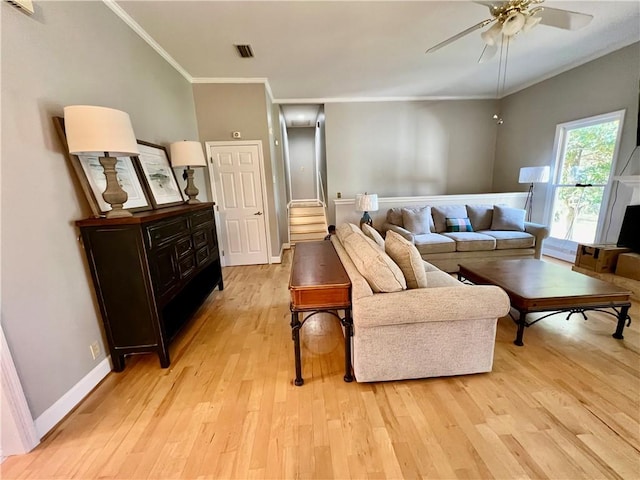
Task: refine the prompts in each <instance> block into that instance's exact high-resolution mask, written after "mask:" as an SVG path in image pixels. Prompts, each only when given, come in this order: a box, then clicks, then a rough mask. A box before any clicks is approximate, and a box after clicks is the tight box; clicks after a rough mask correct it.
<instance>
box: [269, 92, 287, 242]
mask: <svg viewBox="0 0 640 480" xmlns="http://www.w3.org/2000/svg"><path fill="white" fill-rule="evenodd" d="M267 100H268V104H269V105H270V107H271V108H270V109H269V112H270V113H271V114H270V115H269V133H271V132H273V133H272V134H271V135H270V137H271V138H270V140H271V158H272V159H273V168H274V175H275V176H276V183H275V185H274V187H273V188H274V193H275V204H276V213H277V215H278V238H279V239H280V242H281V243H289V222H288V217H287V179H286V173H285V168H284V141H283V135H282V119H281V118H280V105H278V104H274V103H272V102H271V101H270V99H269V96H267ZM276 142H277V145H276Z"/></svg>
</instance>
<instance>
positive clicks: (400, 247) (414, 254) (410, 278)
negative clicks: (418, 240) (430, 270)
mask: <svg viewBox="0 0 640 480" xmlns="http://www.w3.org/2000/svg"><path fill="white" fill-rule="evenodd" d="M384 250H385V252H387V254H388V255H389V256H390V257H391V259H392V260H393V261H394V262H396V263H397V264H398V266H399V267H400V270H402V273H403V274H404V278H405V280H406V281H407V288H424V287H426V286H427V273H426V272H425V270H424V263H423V262H422V257H421V256H420V253H419V252H418V249H417V248H416V247H415V245H413V244H412V243H411V242H409V241H408V240H407V239H406V238H404V237H403V236H402V235H399V234H397V233H396V232H394V231H392V230H389V231H388V232H387V237H386V239H385V241H384Z"/></svg>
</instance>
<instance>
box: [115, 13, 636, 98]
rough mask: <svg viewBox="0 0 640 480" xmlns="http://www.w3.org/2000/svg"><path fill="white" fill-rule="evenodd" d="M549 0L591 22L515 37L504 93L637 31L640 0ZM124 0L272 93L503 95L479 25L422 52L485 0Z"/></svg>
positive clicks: (174, 40)
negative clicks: (245, 49) (241, 47)
mask: <svg viewBox="0 0 640 480" xmlns="http://www.w3.org/2000/svg"><path fill="white" fill-rule="evenodd" d="M105 1H107V2H109V0H105ZM544 5H546V6H549V7H554V8H561V9H566V10H573V11H578V12H583V13H589V14H591V15H593V16H594V20H593V21H592V22H591V23H590V24H589V25H588V26H587V27H585V28H583V29H581V30H578V31H567V30H561V29H557V28H553V27H549V26H545V25H539V26H537V27H536V28H534V29H533V30H532V31H530V32H528V33H526V34H520V35H519V36H518V38H516V40H515V41H514V42H512V43H511V46H510V50H509V57H508V69H507V79H506V88H505V90H504V92H505V93H511V92H514V91H517V90H520V89H522V88H525V87H527V86H529V85H532V84H534V83H537V82H539V81H540V80H542V79H545V78H549V77H552V76H554V75H556V74H558V73H561V72H563V71H566V70H569V69H570V68H573V67H575V66H577V65H580V64H582V63H585V62H587V61H590V60H592V59H594V58H597V57H600V56H602V55H605V54H607V53H609V52H612V51H614V50H617V49H619V48H622V47H624V46H626V45H629V44H631V43H634V42H637V41H640V2H638V1H628V2H621V1H569V2H566V1H565V2H558V1H547V2H545V3H544ZM118 6H119V7H121V10H122V11H123V12H122V11H121V13H123V15H122V16H123V17H125V18H126V17H127V16H129V17H130V18H131V19H133V20H134V21H135V22H136V23H137V24H138V25H139V26H140V27H141V28H142V29H143V30H144V32H146V34H148V36H149V37H150V38H151V39H152V43H153V42H156V43H157V44H158V45H159V46H160V47H161V49H163V50H164V51H166V53H167V54H168V55H169V56H170V57H172V58H173V60H175V62H176V63H177V64H179V66H180V67H181V68H182V70H183V72H184V74H185V76H186V77H187V78H189V79H190V80H192V81H206V80H213V79H216V80H218V81H219V79H234V80H237V79H254V81H259V80H261V79H262V80H264V79H266V80H267V81H268V84H269V85H270V87H271V90H272V93H273V97H274V99H276V100H284V101H290V102H295V103H313V102H323V101H340V100H347V99H349V100H353V99H355V98H360V99H372V98H398V99H403V98H429V97H439V98H449V97H453V98H458V97H459V98H495V96H496V84H497V73H498V57H496V58H494V59H493V60H492V61H490V62H487V63H483V64H478V63H477V59H478V57H479V56H480V53H481V51H482V47H483V43H482V40H481V39H480V31H477V32H474V33H471V34H470V35H468V36H466V37H464V38H463V39H461V40H458V41H456V42H454V43H452V44H451V45H449V46H447V47H445V48H443V49H441V50H439V51H437V52H436V53H432V54H428V55H426V54H425V53H424V52H425V50H426V49H427V48H429V47H431V46H433V45H435V44H437V43H439V42H440V41H442V40H445V39H446V38H448V37H450V36H452V35H455V34H456V33H458V32H460V31H461V30H463V29H465V28H467V27H470V26H471V25H474V24H476V23H478V22H480V21H482V20H484V19H486V18H489V17H490V15H489V10H488V8H487V7H485V6H483V5H479V4H476V3H472V2H464V1H449V2H436V1H408V2H404V1H386V2H385V1H353V2H349V1H284V2H281V1H254V2H249V1H183V0H180V1H164V0H163V1H117V5H116V6H115V7H113V8H114V9H115V10H116V11H118V10H120V9H118V8H117V7H118ZM143 36H144V33H143ZM246 43H248V44H250V45H251V46H252V48H253V51H254V54H255V58H252V59H244V58H240V57H239V56H238V54H237V52H236V50H235V48H234V46H233V45H234V44H246ZM612 74H615V73H612ZM245 81H251V80H245Z"/></svg>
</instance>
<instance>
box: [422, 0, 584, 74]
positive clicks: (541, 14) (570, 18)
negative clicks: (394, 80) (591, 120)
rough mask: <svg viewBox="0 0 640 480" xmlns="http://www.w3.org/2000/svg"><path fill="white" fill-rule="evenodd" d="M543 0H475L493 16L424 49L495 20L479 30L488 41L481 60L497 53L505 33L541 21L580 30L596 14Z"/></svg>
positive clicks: (459, 36)
mask: <svg viewBox="0 0 640 480" xmlns="http://www.w3.org/2000/svg"><path fill="white" fill-rule="evenodd" d="M542 2H544V0H509V1H506V2H483V1H475V2H474V3H478V4H480V5H485V6H487V7H489V11H490V12H491V18H488V19H486V20H483V21H482V22H480V23H478V24H476V25H474V26H472V27H469V28H467V29H466V30H463V31H462V32H460V33H458V34H457V35H454V36H453V37H451V38H448V39H447V40H445V41H443V42H440V43H438V44H437V45H435V46H433V47H431V48H430V49H428V50H427V51H426V52H425V53H432V52H435V51H436V50H439V49H441V48H442V47H445V46H447V45H449V44H450V43H453V42H455V41H456V40H458V39H459V38H462V37H464V36H465V35H468V34H470V33H471V32H475V31H476V30H479V29H481V28H484V27H486V26H487V25H490V24H492V23H493V25H492V26H491V27H490V28H488V29H487V30H485V31H484V32H482V33H481V34H480V37H481V38H482V40H483V41H484V43H485V50H484V51H483V55H482V56H481V57H480V61H482V60H483V57H484V59H485V60H486V59H488V58H491V57H493V56H494V55H495V54H496V52H497V49H498V45H499V44H500V43H501V39H502V37H503V36H504V37H506V38H507V39H509V38H511V37H513V36H515V35H517V34H519V33H520V32H527V31H529V30H531V29H532V28H533V27H535V26H536V25H537V24H538V23H541V24H543V25H548V26H550V27H556V28H562V29H565V30H578V29H579V28H582V27H584V26H586V25H587V24H588V23H589V22H591V20H592V19H593V15H588V14H586V13H579V12H572V11H569V10H561V9H558V8H549V7H543V6H541V5H540V4H541V3H542Z"/></svg>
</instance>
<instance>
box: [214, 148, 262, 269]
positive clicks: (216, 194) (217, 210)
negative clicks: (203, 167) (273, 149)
mask: <svg viewBox="0 0 640 480" xmlns="http://www.w3.org/2000/svg"><path fill="white" fill-rule="evenodd" d="M204 144H205V145H206V147H207V160H208V161H207V172H208V174H209V188H210V189H211V197H212V200H213V201H214V202H216V208H215V216H216V224H217V225H218V226H219V227H218V229H217V236H218V245H224V243H223V242H222V238H221V237H222V233H223V232H222V230H223V229H224V228H225V226H224V225H223V224H222V222H221V221H220V213H219V204H220V202H218V193H217V192H216V185H215V177H214V176H213V167H212V166H211V165H212V164H213V156H212V155H211V147H232V146H236V145H240V146H244V147H246V146H253V145H255V146H256V147H258V157H259V162H258V166H259V167H260V183H261V187H262V206H263V209H264V229H265V236H266V239H267V244H266V248H267V262H268V263H267V265H270V264H271V263H272V261H271V223H270V221H269V202H268V196H267V177H266V174H265V168H264V153H263V150H262V140H235V141H227V140H216V141H209V142H204ZM224 234H225V235H226V230H225V231H224ZM220 265H221V266H223V267H226V266H227V259H226V257H225V256H221V257H220Z"/></svg>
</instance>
